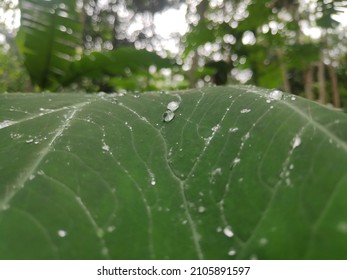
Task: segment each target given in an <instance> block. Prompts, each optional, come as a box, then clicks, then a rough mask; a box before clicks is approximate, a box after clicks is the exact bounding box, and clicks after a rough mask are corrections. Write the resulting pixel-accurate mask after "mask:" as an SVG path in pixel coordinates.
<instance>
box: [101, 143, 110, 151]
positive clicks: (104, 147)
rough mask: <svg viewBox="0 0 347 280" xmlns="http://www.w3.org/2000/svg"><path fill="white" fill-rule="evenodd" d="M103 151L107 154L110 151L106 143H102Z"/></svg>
mask: <svg viewBox="0 0 347 280" xmlns="http://www.w3.org/2000/svg"><path fill="white" fill-rule="evenodd" d="M101 148H102V149H103V150H104V151H106V152H109V151H110V146H109V145H107V144H106V143H103V146H102V147H101Z"/></svg>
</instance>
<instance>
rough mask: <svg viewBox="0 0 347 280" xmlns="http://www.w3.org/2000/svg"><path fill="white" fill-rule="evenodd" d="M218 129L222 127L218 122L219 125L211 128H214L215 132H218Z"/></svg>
mask: <svg viewBox="0 0 347 280" xmlns="http://www.w3.org/2000/svg"><path fill="white" fill-rule="evenodd" d="M218 129H220V125H219V124H217V125H215V126H214V127H212V128H211V130H212V131H213V132H217V131H218Z"/></svg>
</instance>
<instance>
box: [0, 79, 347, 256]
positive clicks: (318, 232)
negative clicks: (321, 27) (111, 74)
mask: <svg viewBox="0 0 347 280" xmlns="http://www.w3.org/2000/svg"><path fill="white" fill-rule="evenodd" d="M0 98H1V102H0V128H1V129H0V147H1V149H0V176H1V180H0V258H1V259H109V258H110V259H249V258H258V259H346V258H347V242H346V241H347V203H346V200H347V169H346V166H347V144H346V140H347V126H346V123H347V117H346V115H345V114H343V113H340V112H336V111H333V110H330V109H327V108H325V107H322V106H320V105H318V104H316V103H313V102H311V101H308V100H305V99H302V98H299V97H294V96H292V95H288V94H282V93H281V92H272V93H271V91H269V90H263V89H259V88H255V87H248V86H232V87H214V88H205V89H201V90H200V89H195V90H190V91H181V92H171V93H166V94H165V93H147V94H141V95H130V94H128V95H121V94H118V95H117V94H113V95H101V94H99V95H79V94H3V95H1V96H0ZM171 101H176V102H179V108H178V109H177V110H174V109H175V105H177V104H170V105H171V107H170V108H171V110H172V111H174V114H175V116H174V118H173V119H172V120H171V121H170V120H169V119H167V122H163V119H162V118H163V114H164V113H165V112H166V110H167V105H168V103H169V102H171ZM171 114H172V113H170V112H169V113H168V112H166V115H165V116H166V118H168V116H169V115H170V116H171Z"/></svg>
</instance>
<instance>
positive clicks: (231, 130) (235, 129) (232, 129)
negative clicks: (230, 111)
mask: <svg viewBox="0 0 347 280" xmlns="http://www.w3.org/2000/svg"><path fill="white" fill-rule="evenodd" d="M238 130H239V128H238V127H231V128H229V132H230V133H234V132H236V131H238Z"/></svg>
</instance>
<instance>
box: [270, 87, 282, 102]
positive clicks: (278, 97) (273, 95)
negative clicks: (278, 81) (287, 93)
mask: <svg viewBox="0 0 347 280" xmlns="http://www.w3.org/2000/svg"><path fill="white" fill-rule="evenodd" d="M269 97H270V98H271V99H274V100H281V99H282V97H283V92H282V91H280V90H277V89H275V90H273V91H271V92H270V94H269Z"/></svg>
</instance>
